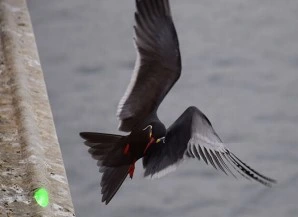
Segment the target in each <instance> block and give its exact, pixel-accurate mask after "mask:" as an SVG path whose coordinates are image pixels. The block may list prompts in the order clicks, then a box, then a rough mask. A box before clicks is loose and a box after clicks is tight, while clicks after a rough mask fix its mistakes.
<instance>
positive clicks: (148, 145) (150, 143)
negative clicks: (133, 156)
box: [144, 137, 155, 154]
mask: <svg viewBox="0 0 298 217" xmlns="http://www.w3.org/2000/svg"><path fill="white" fill-rule="evenodd" d="M154 142H155V139H154V137H150V142H149V143H148V144H147V146H146V148H145V150H144V154H145V153H146V151H147V149H148V148H149V147H150V145H152V144H153V143H154Z"/></svg>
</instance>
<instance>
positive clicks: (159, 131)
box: [143, 122, 167, 143]
mask: <svg viewBox="0 0 298 217" xmlns="http://www.w3.org/2000/svg"><path fill="white" fill-rule="evenodd" d="M143 130H144V131H146V132H148V136H149V139H150V140H151V139H153V140H154V142H155V143H159V142H163V143H164V142H165V137H166V132H167V130H166V128H165V125H163V124H162V123H161V122H153V123H150V124H149V125H148V126H147V127H145V128H144V129H143Z"/></svg>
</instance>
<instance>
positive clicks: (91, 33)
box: [28, 0, 298, 217]
mask: <svg viewBox="0 0 298 217" xmlns="http://www.w3.org/2000/svg"><path fill="white" fill-rule="evenodd" d="M170 3H171V6H172V14H173V16H174V21H175V25H176V29H177V32H178V36H179V40H180V48H181V55H182V62H183V72H182V76H181V78H180V80H179V81H178V82H177V84H176V85H175V86H174V88H173V89H172V90H171V92H170V93H169V95H168V96H167V97H166V99H165V100H164V102H163V103H162V105H161V107H160V110H159V116H160V118H161V120H162V121H164V122H165V123H166V125H167V126H168V125H170V124H171V123H172V122H173V121H175V120H176V118H178V116H179V115H180V114H181V113H182V112H183V111H184V110H185V109H186V108H187V107H188V106H190V105H194V106H197V107H198V108H200V109H201V110H202V111H203V112H204V113H205V114H206V115H207V116H208V117H209V119H210V120H211V122H212V123H213V126H214V128H215V129H216V131H217V132H218V134H219V135H220V137H221V138H222V140H223V141H224V142H226V143H227V145H228V147H229V148H230V149H231V150H232V151H233V152H234V153H235V154H236V155H238V157H239V158H241V159H242V160H243V161H245V162H247V163H248V164H249V165H251V166H252V167H253V168H255V169H257V170H258V171H260V172H262V173H264V174H266V175H268V176H270V177H273V178H276V179H277V180H278V184H276V185H275V186H274V187H273V188H266V187H264V186H262V185H260V184H258V183H254V182H250V181H248V180H245V179H241V178H239V179H238V180H236V179H234V178H233V177H228V176H226V175H224V174H222V173H220V172H219V171H216V170H215V169H213V168H212V167H210V166H207V165H205V164H204V163H203V162H200V161H196V160H192V161H187V162H184V163H182V164H181V165H180V166H179V167H178V169H177V171H176V172H174V173H171V174H169V175H167V176H165V177H163V178H161V179H157V180H148V179H144V178H143V177H142V174H143V173H142V172H143V171H142V166H141V164H138V166H137V168H136V175H135V177H134V178H133V179H132V180H130V179H127V180H126V181H125V183H124V185H123V186H122V188H121V189H120V190H119V192H118V193H117V194H116V196H115V197H114V199H113V200H112V201H111V203H110V204H109V205H108V206H106V205H104V204H102V203H101V202H100V200H101V195H100V188H99V182H100V174H99V173H98V168H97V167H96V162H95V161H94V160H93V159H91V157H90V156H89V154H88V152H87V147H85V146H84V145H83V144H82V140H81V139H80V137H79V132H80V131H99V132H109V133H118V131H117V126H118V122H117V118H116V116H115V113H116V108H117V103H118V101H119V99H120V98H121V96H122V95H123V93H124V91H125V89H126V86H127V84H128V82H129V79H130V76H131V73H132V70H133V66H134V61H135V57H136V54H135V50H134V46H133V41H132V36H133V27H132V26H133V12H134V10H135V6H134V1H133V0H129V1H128V0H127V1H120V0H118V1H116V0H84V1H82V0H64V1H61V0H51V1H49V0H28V5H29V9H30V14H31V18H32V22H33V27H34V31H35V34H36V39H37V45H38V50H39V54H40V58H41V63H42V67H43V70H44V74H45V81H46V84H47V88H48V94H49V98H50V103H51V107H52V111H53V115H54V120H55V124H56V128H57V133H58V137H59V141H60V145H61V149H62V154H63V158H64V163H65V167H66V171H67V175H68V181H69V184H70V189H71V193H72V198H73V202H74V205H75V210H76V214H77V216H86V217H95V216H104V217H111V216H113V217H117V216H119V217H123V216H143V217H152V216H154V217H159V216H160V217H170V216H171V217H180V216H184V217H195V216H211V217H223V216H224V217H236V216H237V217H238V216H239V217H251V216H262V217H281V216H283V217H297V216H298V206H297V204H298V202H297V201H298V167H297V165H298V1H297V0H284V1H280V0H261V1H260V0H250V1H246V0H183V1H181V0H170Z"/></svg>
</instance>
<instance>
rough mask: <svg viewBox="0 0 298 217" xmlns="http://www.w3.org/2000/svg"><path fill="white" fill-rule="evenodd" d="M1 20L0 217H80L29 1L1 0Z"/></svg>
mask: <svg viewBox="0 0 298 217" xmlns="http://www.w3.org/2000/svg"><path fill="white" fill-rule="evenodd" d="M0 24H1V29H0V216H74V209H73V205H72V201H71V197H70V193H69V187H68V181H67V178H66V175H65V169H64V164H63V160H62V157H61V152H60V147H59V143H58V140H57V136H56V130H55V127H54V123H53V119H52V113H51V109H50V105H49V102H48V95H47V92H46V86H45V83H44V77H43V72H42V70H41V66H40V61H39V57H38V53H37V48H36V44H35V37H34V34H33V32H32V26H31V21H30V17H29V14H28V10H27V5H26V1H24V0H0ZM38 187H45V188H47V189H48V190H49V195H50V204H49V206H48V207H47V208H41V207H39V206H38V205H37V204H36V202H35V201H34V200H33V197H32V196H33V191H34V189H36V188H38Z"/></svg>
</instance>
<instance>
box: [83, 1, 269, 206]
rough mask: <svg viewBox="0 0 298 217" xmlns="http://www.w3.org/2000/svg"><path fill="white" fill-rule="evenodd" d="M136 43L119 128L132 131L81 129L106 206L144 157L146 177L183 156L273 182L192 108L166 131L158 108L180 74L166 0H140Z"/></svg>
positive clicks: (158, 173)
mask: <svg viewBox="0 0 298 217" xmlns="http://www.w3.org/2000/svg"><path fill="white" fill-rule="evenodd" d="M134 15H135V25H134V33H135V34H134V35H135V36H134V42H135V47H136V51H137V58H136V63H135V68H134V72H133V74H132V77H131V80H130V83H129V85H128V88H127V90H126V92H125V94H124V96H123V97H122V99H121V100H120V102H119V105H118V111H117V116H118V118H119V120H120V125H119V130H121V131H124V132H129V134H128V135H114V134H106V133H96V132H81V133H80V136H81V137H82V138H83V139H85V140H86V141H85V144H86V145H87V146H89V147H90V148H89V153H90V154H91V155H92V157H93V158H94V159H95V160H97V165H98V166H99V168H100V169H99V171H100V172H101V173H103V175H102V179H101V183H100V185H101V193H102V202H105V203H106V204H108V203H109V202H110V201H111V199H112V198H113V196H114V195H115V194H116V192H117V191H118V189H119V188H120V186H121V185H122V183H123V181H124V180H125V179H126V177H127V176H128V175H129V177H130V178H133V174H134V169H135V162H136V161H137V160H139V159H141V158H142V160H143V167H144V169H145V172H144V176H146V177H147V176H149V177H152V178H154V177H161V176H163V175H165V174H166V173H168V172H170V171H172V170H173V169H174V168H175V167H176V166H177V164H178V163H180V162H181V161H182V160H184V159H189V158H197V159H199V160H202V161H204V162H205V163H206V164H210V165H212V166H213V167H214V168H215V169H219V170H221V171H222V172H223V173H225V174H227V175H228V174H230V175H232V176H234V177H236V174H238V175H239V174H240V175H241V176H243V177H245V178H247V179H252V180H255V181H257V182H259V183H261V184H263V185H266V186H271V185H272V184H273V183H275V180H274V179H271V178H268V177H266V176H264V175H262V174H261V173H259V172H257V171H256V170H254V169H253V168H251V167H250V166H248V165H247V164H246V163H244V162H243V161H241V160H240V159H239V158H238V157H237V156H236V155H234V154H233V153H232V152H231V151H230V150H229V149H228V148H227V147H226V145H225V144H224V143H223V142H222V140H221V139H220V138H219V136H218V135H217V133H216V132H215V130H214V129H213V127H212V125H211V123H210V121H209V120H208V118H207V117H206V116H205V115H204V114H203V112H201V111H200V110H199V109H198V108H196V107H194V106H190V107H189V108H187V109H186V110H185V111H184V112H183V114H182V115H181V116H180V117H179V118H178V119H177V120H176V121H175V122H174V123H173V124H172V125H171V126H170V127H169V128H167V129H166V127H165V125H164V124H163V123H162V122H161V121H160V120H159V118H158V116H157V110H158V107H159V105H160V103H161V102H162V100H163V99H164V98H165V96H166V95H167V93H168V92H169V91H170V89H171V88H172V87H173V85H174V84H175V83H176V81H177V80H178V79H179V77H180V74H181V57H180V50H179V42H178V37H177V33H176V30H175V26H174V23H173V20H172V15H171V10H170V5H169V1H168V0H136V12H135V14H134Z"/></svg>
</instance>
